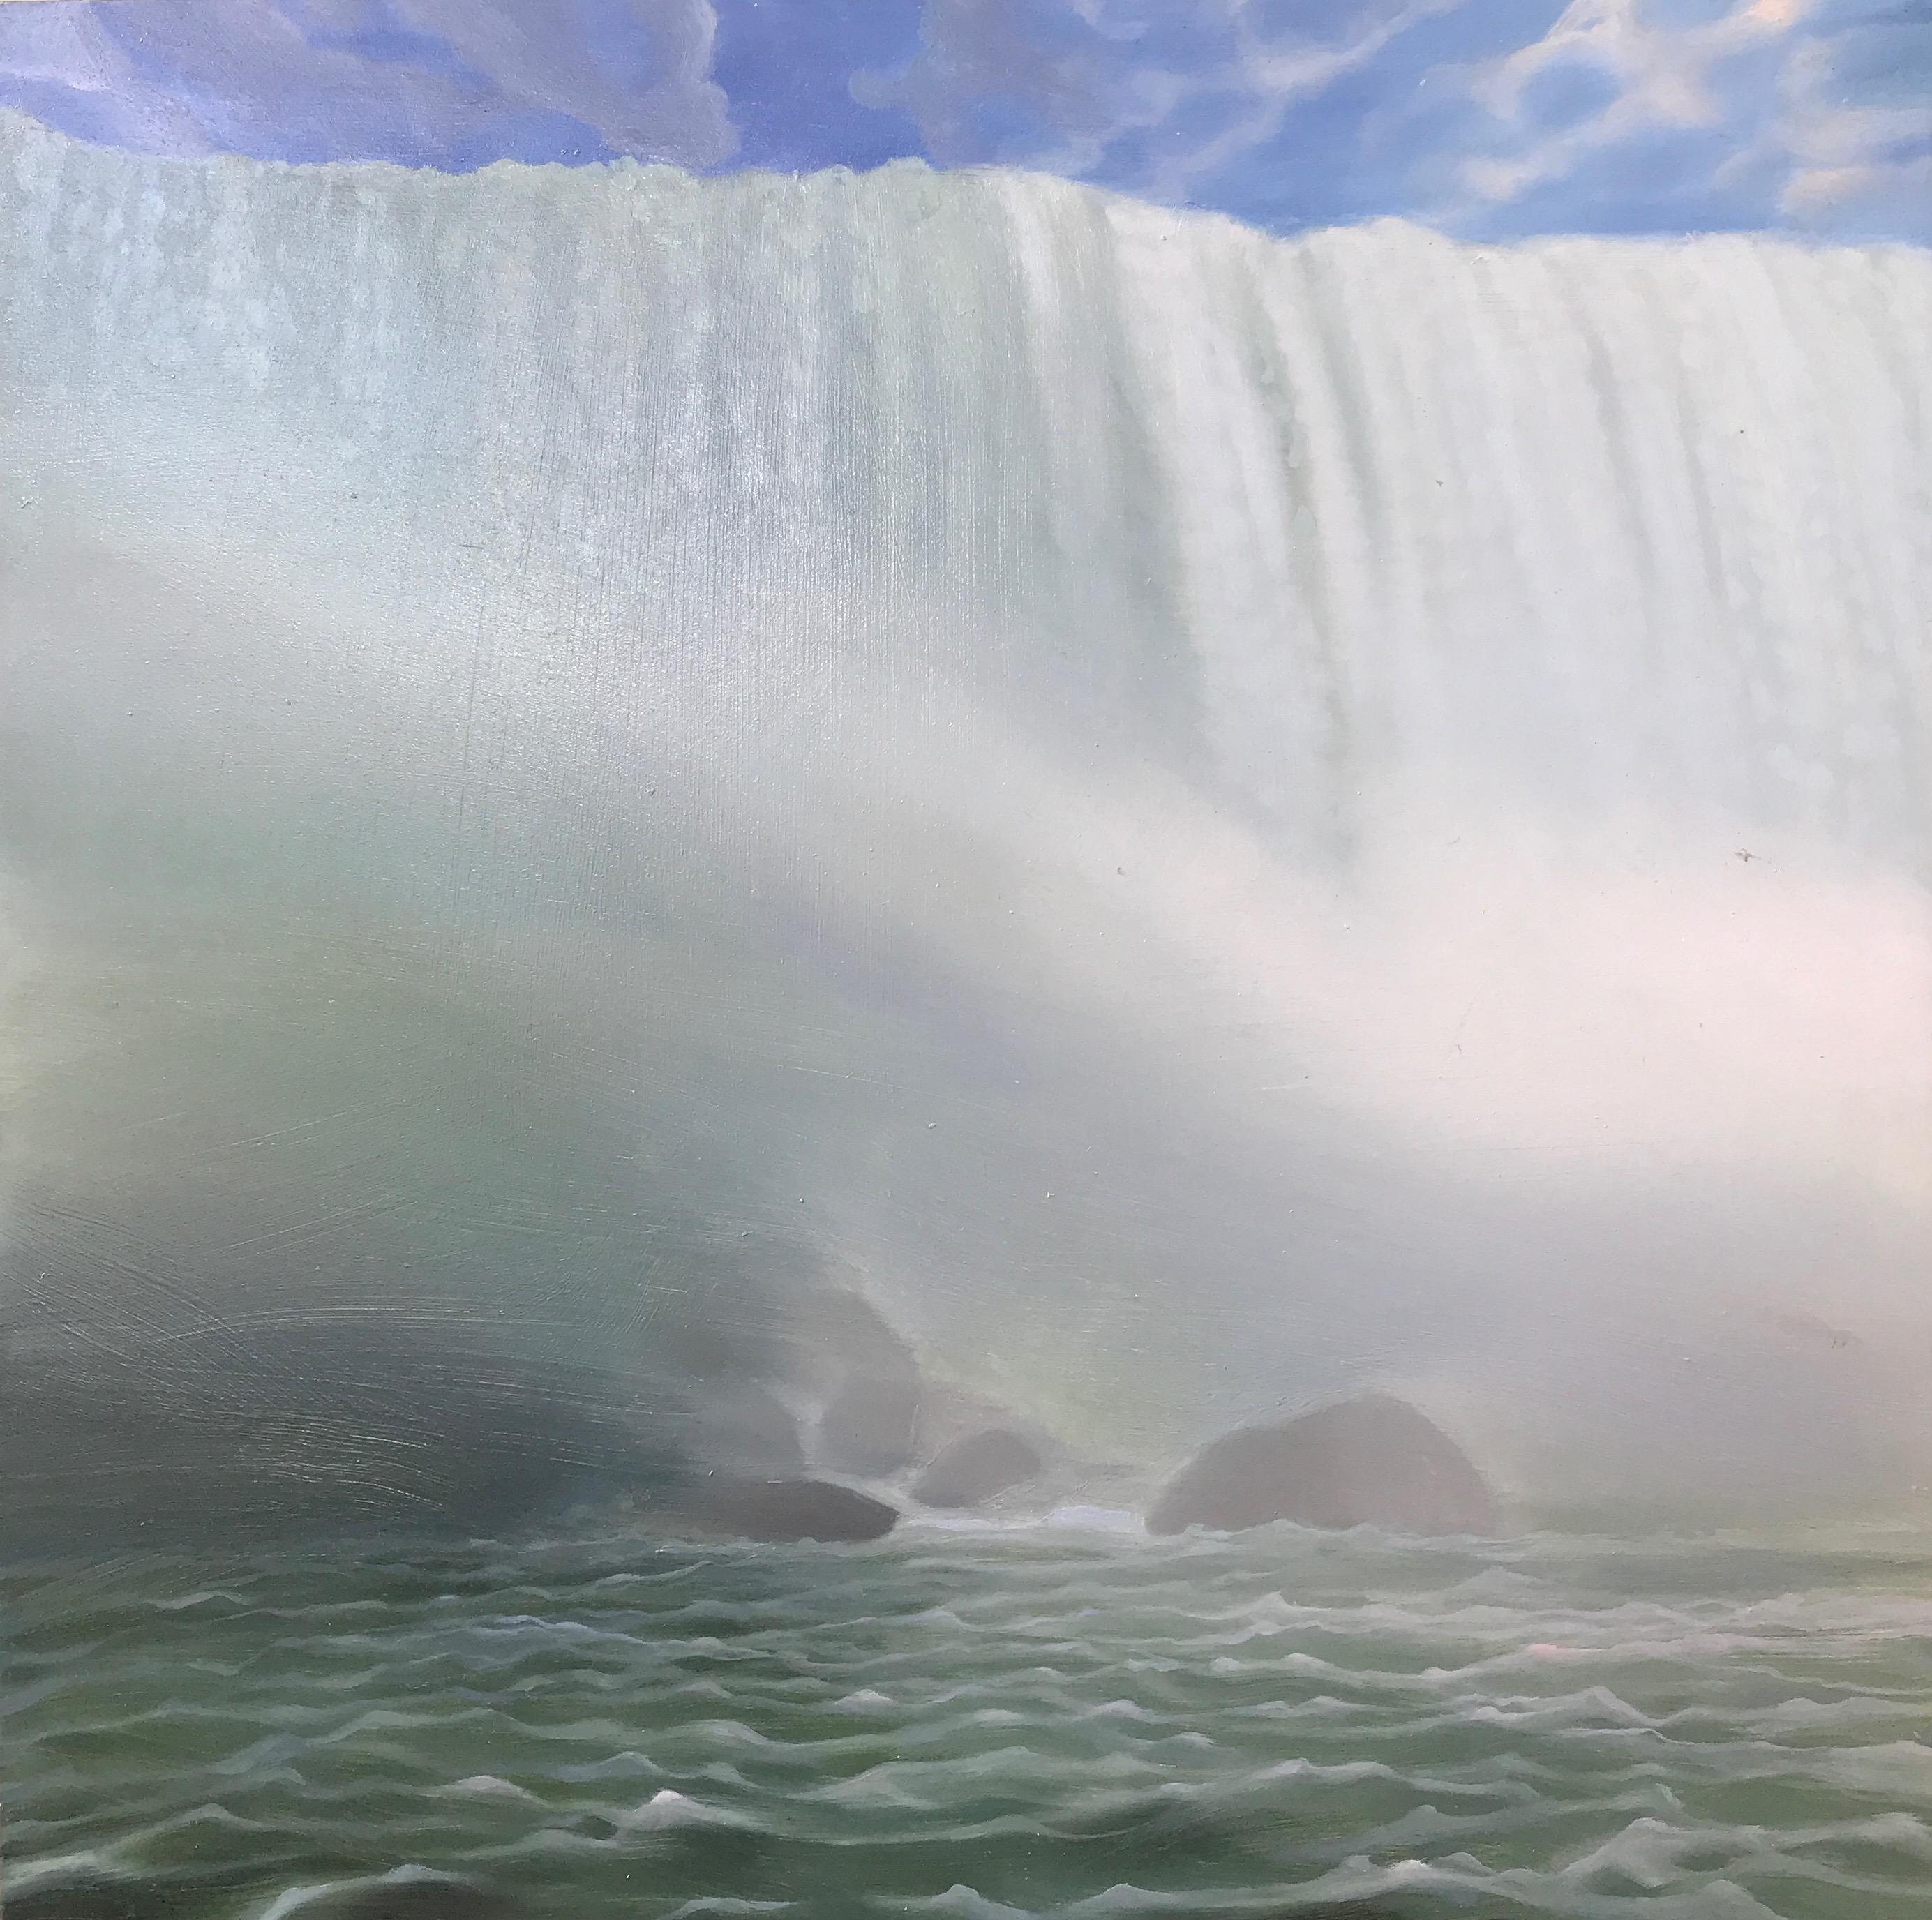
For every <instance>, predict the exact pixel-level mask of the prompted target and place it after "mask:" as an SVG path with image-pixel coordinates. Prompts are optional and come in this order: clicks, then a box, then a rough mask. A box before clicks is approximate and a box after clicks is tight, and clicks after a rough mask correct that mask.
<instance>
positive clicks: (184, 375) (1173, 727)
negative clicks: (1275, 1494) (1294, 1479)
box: [0, 118, 1932, 1484]
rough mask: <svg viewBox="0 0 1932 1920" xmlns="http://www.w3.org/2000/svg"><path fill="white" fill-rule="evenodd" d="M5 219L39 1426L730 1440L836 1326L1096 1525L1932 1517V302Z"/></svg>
mask: <svg viewBox="0 0 1932 1920" xmlns="http://www.w3.org/2000/svg"><path fill="white" fill-rule="evenodd" d="M0 182H4V184H0V205H4V208H5V216H4V222H0V236H4V237H0V248H4V258H5V278H6V285H7V289H8V293H7V305H6V308H5V320H4V324H0V355H4V362H0V365H4V378H5V385H6V390H7V393H8V394H9V395H10V397H11V398H12V402H13V404H11V405H10V408H9V409H8V411H7V418H6V419H5V422H0V461H4V478H5V497H4V499H0V538H4V541H5V549H4V553H5V566H6V569H7V583H8V584H7V595H6V604H5V608H4V610H0V672H4V675H5V708H4V710H0V883H4V884H0V915H4V916H5V919H4V921H0V924H4V926H5V927H6V929H7V933H8V936H9V946H10V964H9V966H8V968H7V973H6V974H5V977H4V978H0V988H4V989H5V991H6V992H7V995H8V996H9V997H8V998H7V999H6V1001H5V1002H4V1005H5V1009H6V1012H5V1016H4V1017H5V1019H7V1022H9V1028H8V1031H7V1034H6V1036H5V1040H6V1048H5V1059H4V1063H0V1065H3V1066H4V1072H0V1097H4V1098H5V1100H6V1102H7V1113H6V1118H7V1129H6V1139H5V1148H4V1151H5V1155H6V1157H7V1179H8V1183H9V1187H10V1196H9V1198H8V1199H7V1202H6V1203H5V1205H6V1208H7V1211H6V1212H5V1214H4V1215H0V1223H4V1225H3V1226H0V1231H4V1233H5V1236H6V1240H5V1253H4V1267H0V1319H4V1320H5V1324H6V1325H7V1329H8V1331H9V1333H10V1337H11V1339H12V1340H13V1342H14V1343H15V1345H16V1346H17V1348H18V1349H20V1351H23V1352H26V1351H28V1350H29V1349H31V1348H32V1346H33V1343H34V1341H35V1340H43V1341H44V1340H55V1341H56V1343H57V1342H58V1338H59V1337H62V1336H63V1335H64V1334H65V1333H66V1332H68V1331H71V1330H72V1329H73V1328H75V1327H78V1326H83V1325H85V1326H86V1327H87V1328H90V1329H92V1330H93V1335H94V1337H97V1338H98V1339H99V1340H107V1341H110V1343H111V1342H113V1341H116V1340H118V1341H121V1342H122V1343H125V1342H126V1341H127V1340H130V1339H133V1337H136V1335H137V1334H142V1333H143V1331H144V1330H145V1332H148V1333H151V1332H152V1331H154V1330H156V1329H160V1330H162V1331H170V1332H179V1331H181V1330H184V1329H187V1330H190V1331H194V1330H199V1334H201V1335H203V1336H205V1335H208V1334H211V1333H213V1334H216V1335H217V1336H219V1337H220V1338H223V1339H226V1338H227V1337H228V1336H227V1334H226V1332H224V1331H223V1330H224V1329H229V1328H233V1327H235V1326H237V1325H242V1326H244V1327H245V1326H246V1325H249V1324H254V1323H255V1322H266V1321H269V1320H273V1319H278V1318H279V1319H282V1320H284V1321H286V1320H288V1319H291V1318H294V1319H302V1318H303V1317H305V1316H308V1317H311V1318H315V1319H324V1318H326V1317H328V1316H332V1315H341V1316H351V1317H354V1316H363V1317H365V1318H366V1317H368V1316H380V1315H387V1316H397V1317H400V1318H404V1319H410V1321H411V1324H413V1325H416V1326H418V1327H419V1328H422V1327H424V1326H427V1327H429V1328H432V1329H434V1328H437V1327H442V1326H448V1325H461V1326H462V1327H463V1328H464V1329H465V1331H466V1336H468V1335H471V1334H473V1335H475V1337H478V1338H482V1339H485V1340H490V1341H493V1342H495V1343H497V1344H498V1345H499V1346H502V1347H504V1348H505V1349H510V1350H513V1351H534V1350H538V1349H541V1351H542V1352H544V1353H546V1354H548V1355H553V1356H556V1357H562V1358H568V1359H570V1360H571V1361H572V1362H573V1363H582V1364H589V1365H592V1366H600V1365H604V1364H616V1363H617V1360H618V1358H619V1357H623V1358H625V1364H628V1360H629V1357H633V1356H645V1357H646V1358H648V1363H649V1367H654V1368H659V1369H664V1370H669V1371H670V1373H674V1374H676V1376H678V1377H679V1378H685V1377H694V1378H698V1379H711V1378H712V1377H713V1376H715V1374H717V1373H718V1372H719V1371H720V1370H722V1371H724V1372H731V1371H733V1370H736V1371H738V1372H742V1373H747V1374H749V1375H753V1376H757V1377H759V1378H765V1377H766V1376H769V1375H770V1374H771V1373H773V1372H774V1370H775V1371H776V1372H778V1373H782V1370H783V1369H782V1362H781V1361H779V1360H775V1359H773V1358H772V1357H771V1352H770V1349H771V1346H772V1341H773V1340H778V1344H779V1345H780V1346H782V1339H781V1337H779V1336H778V1335H777V1334H775V1333H774V1332H773V1331H772V1330H773V1329H774V1328H777V1327H778V1326H779V1325H781V1323H782V1322H784V1317H785V1314H786V1313H787V1310H788V1309H787V1302H790V1301H794V1300H795V1299H796V1298H800V1297H802V1295H803V1294H805V1293H807V1292H809V1291H810V1290H811V1288H812V1287H813V1286H815V1285H817V1284H818V1283H819V1282H820V1281H821V1280H823V1279H824V1278H825V1277H826V1276H828V1275H829V1276H830V1277H832V1279H834V1280H837V1281H838V1283H839V1284H841V1285H845V1284H851V1285H856V1286H859V1288H860V1289H862V1291H864V1292H866V1293H867V1294H868V1295H869V1296H870V1297H871V1298H873V1299H874V1301H875V1303H876V1304H878V1305H879V1306H880V1307H881V1309H882V1310H884V1311H885V1312H886V1313H887V1314H888V1316H889V1317H891V1318H892V1319H894V1320H895V1322H897V1323H898V1325H900V1326H901V1328H903V1329H904V1331H906V1332H907V1334H909V1335H910V1337H912V1338H913V1340H914V1342H915V1343H916V1345H917V1346H919V1348H920V1350H921V1352H922V1355H923V1356H924V1357H925V1358H926V1363H927V1364H928V1365H929V1367H930V1368H932V1370H934V1371H935V1373H938V1374H941V1375H944V1376H947V1377H950V1378H953V1379H957V1380H959V1381H960V1382H962V1383H965V1384H966V1385H970V1386H971V1387H972V1388H974V1390H975V1391H981V1392H983V1393H986V1394H990V1395H992V1396H994V1397H997V1398H999V1399H1001V1400H1003V1401H1004V1402H1007V1403H1012V1404H1016V1405H1019V1406H1023V1407H1025V1408H1027V1409H1029V1410H1031V1411H1032V1412H1036V1413H1038V1414H1040V1415H1042V1417H1043V1418H1048V1419H1049V1420H1051V1421H1052V1422H1054V1423H1055V1424H1056V1425H1057V1426H1058V1428H1059V1429H1060V1430H1062V1431H1063V1432H1065V1433H1067V1434H1068V1435H1069V1436H1070V1438H1072V1439H1075V1440H1076V1441H1077V1442H1079V1443H1080V1444H1082V1445H1085V1446H1086V1447H1088V1448H1089V1449H1090V1450H1091V1451H1094V1452H1095V1453H1096V1454H1101V1455H1105V1454H1108V1453H1109V1451H1115V1452H1120V1453H1123V1454H1128V1455H1138V1456H1140V1457H1148V1458H1160V1457H1165V1456H1166V1454H1171V1453H1172V1451H1174V1450H1175V1448H1178V1447H1179V1446H1181V1445H1186V1444H1191V1443H1192V1442H1193V1441H1195V1440H1196V1439H1199V1438H1200V1437H1202V1436H1203V1435H1204V1434H1205V1433H1211V1432H1212V1431H1214V1430H1215V1429H1216V1428H1217V1427H1218V1426H1220V1425H1222V1424H1226V1423H1227V1422H1229V1421H1231V1420H1232V1419H1235V1418H1244V1417H1247V1416H1248V1415H1251V1414H1252V1413H1253V1412H1254V1411H1255V1410H1256V1409H1257V1408H1259V1407H1269V1406H1274V1405H1277V1404H1279V1403H1282V1402H1283V1401H1284V1400H1286V1401H1291V1402H1292V1401H1293V1400H1295V1399H1296V1398H1297V1397H1307V1396H1309V1395H1313V1394H1319V1393H1321V1392H1323V1391H1333V1390H1334V1388H1336V1387H1337V1385H1339V1384H1340V1383H1343V1382H1353V1381H1357V1380H1375V1381H1382V1382H1394V1383H1396V1384H1397V1385H1403V1386H1405V1387H1413V1388H1415V1390H1416V1391H1419V1392H1421V1393H1423V1394H1424V1396H1425V1397H1427V1395H1428V1394H1432V1393H1433V1394H1434V1395H1435V1396H1436V1400H1438V1401H1439V1402H1445V1403H1454V1404H1456V1405H1458V1406H1460V1407H1461V1408H1462V1409H1463V1412H1464V1413H1465V1415H1466V1418H1469V1419H1471V1420H1474V1421H1476V1422H1477V1424H1479V1425H1480V1424H1483V1422H1484V1421H1487V1422H1488V1423H1489V1424H1490V1427H1491V1428H1492V1429H1493V1435H1492V1438H1493V1442H1494V1445H1495V1446H1496V1448H1498V1449H1499V1450H1500V1451H1502V1452H1503V1453H1504V1454H1511V1451H1512V1450H1514V1456H1513V1457H1514V1459H1515V1460H1516V1461H1517V1471H1518V1475H1519V1478H1520V1479H1521V1480H1522V1481H1523V1482H1524V1483H1525V1484H1530V1483H1532V1482H1534V1481H1536V1479H1537V1477H1538V1474H1539V1473H1542V1474H1544V1475H1545V1477H1546V1478H1550V1477H1554V1478H1561V1477H1562V1475H1563V1474H1565V1473H1574V1472H1577V1471H1580V1469H1577V1465H1576V1463H1578V1462H1583V1463H1603V1462H1609V1463H1611V1464H1610V1465H1609V1466H1604V1469H1603V1471H1604V1473H1605V1474H1606V1475H1607V1476H1608V1478H1610V1480H1618V1479H1619V1476H1622V1481H1628V1482H1629V1483H1630V1484H1637V1483H1638V1482H1643V1481H1646V1476H1648V1478H1649V1481H1660V1480H1661V1481H1669V1480H1670V1478H1672V1477H1673V1475H1676V1474H1677V1473H1678V1472H1679V1459H1680V1457H1681V1449H1682V1448H1683V1447H1684V1446H1685V1445H1704V1444H1705V1443H1706V1442H1709V1440H1710V1439H1711V1436H1712V1434H1714V1433H1718V1434H1725V1435H1729V1434H1733V1433H1748V1434H1749V1435H1751V1436H1753V1437H1752V1439H1751V1444H1750V1445H1748V1446H1747V1447H1746V1448H1745V1449H1744V1451H1745V1453H1746V1454H1749V1455H1750V1456H1751V1458H1752V1460H1754V1461H1756V1462H1757V1463H1760V1465H1761V1466H1762V1470H1763V1472H1764V1473H1765V1474H1766V1475H1769V1477H1770V1478H1772V1479H1778V1478H1781V1477H1788V1475H1789V1473H1790V1471H1791V1469H1792V1463H1793V1460H1795V1459H1798V1458H1801V1457H1802V1458H1807V1459H1808V1458H1810V1457H1811V1454H1808V1453H1807V1451H1806V1449H1805V1445H1803V1444H1802V1439H1801V1436H1802V1433H1803V1432H1804V1431H1805V1430H1808V1423H1811V1424H1815V1422H1816V1421H1817V1420H1818V1419H1819V1418H1829V1419H1832V1420H1835V1421H1838V1427H1839V1428H1841V1429H1842V1430H1843V1431H1844V1433H1846V1436H1848V1437H1847V1438H1846V1439H1844V1440H1843V1443H1842V1446H1841V1454H1842V1456H1843V1457H1842V1458H1841V1457H1839V1456H1836V1455H1834V1456H1832V1460H1834V1461H1835V1462H1836V1468H1834V1467H1833V1466H1832V1463H1831V1462H1827V1463H1826V1465H1825V1466H1821V1467H1820V1472H1826V1471H1829V1470H1837V1469H1843V1471H1846V1472H1852V1471H1854V1470H1855V1471H1857V1472H1864V1471H1865V1469H1866V1467H1867V1466H1868V1465H1869V1463H1870V1462H1871V1461H1873V1460H1889V1459H1891V1458H1893V1457H1900V1458H1902V1457H1903V1455H1901V1454H1900V1433H1901V1431H1903V1430H1904V1429H1903V1428H1902V1427H1901V1426H1900V1422H1901V1421H1903V1422H1905V1423H1906V1427H1910V1431H1911V1433H1912V1434H1914V1435H1916V1434H1917V1433H1918V1429H1917V1427H1911V1426H1910V1420H1909V1418H1908V1416H1907V1415H1906V1412H1903V1411H1902V1410H1901V1409H1903V1408H1904V1406H1905V1404H1906V1401H1907V1400H1909V1394H1908V1393H1907V1391H1906V1382H1905V1378H1904V1375H1903V1373H1899V1374H1897V1375H1896V1376H1895V1375H1894V1372H1891V1371H1888V1369H1894V1368H1903V1369H1906V1370H1907V1371H1909V1370H1912V1369H1915V1368H1917V1367H1918V1366H1919V1364H1920V1362H1921V1361H1922V1359H1923V1358H1924V1357H1925V1356H1926V1355H1927V1352H1932V1346H1928V1342H1932V1326H1928V1324H1927V1321H1926V1319H1925V1317H1924V1311H1923V1307H1922V1304H1921V1301H1922V1294H1923V1278H1924V1268H1923V1260H1924V1253H1925V1250H1926V1247H1927V1226H1928V1222H1929V1221H1932V1179H1928V1176H1927V1171H1926V1169H1927V1167H1928V1166H1932V906H1928V900H1929V899H1932V896H1928V893H1927V887H1928V886H1932V627H1929V626H1928V620H1929V619H1932V615H1928V609H1932V380H1928V374H1927V356H1926V355H1925V353H1924V342H1925V341H1927V339H1928V338H1932V257H1927V255H1926V254H1924V253H1923V252H1921V251H1916V250H1913V249H1911V248H1862V249H1836V248H1829V249H1828V248H1806V247H1799V246H1793V245H1785V244H1783V243H1779V242H1770V241H1766V240H1762V239H1748V238H1736V237H1727V238H1721V239H1698V240H1694V241H1687V242H1682V243H1677V244H1659V243H1656V242H1623V241H1610V240H1597V239H1574V240H1561V241H1551V242H1539V243H1536V244H1533V245H1520V246H1512V247H1507V248H1473V247H1469V246H1464V245H1457V244H1454V243H1452V242H1449V241H1447V240H1445V239H1442V238H1439V237H1438V236H1434V235H1432V234H1430V233H1425V232H1423V231H1421V230H1418V229H1415V228H1413V227H1410V226H1406V225H1403V224H1400V223H1380V224H1377V225H1375V226H1369V227H1366V228H1361V229H1349V230H1343V231H1337V232H1334V233H1317V234H1313V235H1310V236H1305V237H1303V238H1298V239H1292V240H1283V239H1272V238H1269V237H1267V236H1262V235H1259V234H1257V233H1253V232H1250V231H1247V230H1246V229H1243V228H1241V227H1240V226H1237V225H1235V224H1234V223H1230V222H1229V221H1227V220H1222V219H1219V218H1214V217H1200V216H1195V215H1191V214H1176V213H1174V212H1171V211H1163V210H1161V209H1158V208H1152V207H1148V206H1145V205H1139V204H1136V203H1133V202H1127V201H1124V200H1121V199H1112V198H1110V197H1109V196H1105V195H1103V194H1100V193H1094V192H1091V191H1088V190H1085V189H1082V188H1080V187H1075V186H1073V185H1070V184H1067V183H1064V182H1061V181H1050V180H1046V179H1042V178H1034V177H1031V176H1028V175H1022V174H1017V173H1009V172H974V173H963V174H954V175H941V174H936V173H934V172H930V171H929V170H927V169H925V168H923V167H920V166H889V167H887V168H885V169H881V170H880V171H879V172H874V173H871V174H868V175H850V174H848V173H845V172H831V173H826V174H821V175H814V176H811V177H809V178H802V179H799V178H776V177H770V176H764V175H739V176H736V177H734V178H724V179H714V180H698V179H694V178H689V177H687V176H685V175H680V174H679V173H677V172H673V171H671V170H670V169H664V168H659V167H640V166H635V165H633V164H630V163H619V164H618V165H616V166H608V167H596V168H584V169H563V168H558V167H542V168H524V167H520V166H507V165H504V166H494V167H491V168H489V169H485V170H484V172H481V173H478V174H475V175H469V176H466V177H463V178H452V177H447V176H442V175H434V174H431V173H428V172H415V171H410V170H407V169H397V168H390V167H384V166H318V167H290V166H266V165H263V164H259V163H253V162H246V161H242V160H232V159H223V160H211V161H205V162H204V161H194V162H177V161H170V160H156V159H151V158H145V157H137V156H132V155H127V154H116V153H109V152H104V151H96V150H92V149H89V148H86V147H84V146H83V145H78V144H76V143H74V142H68V141H67V140H65V139H62V138H60V137H58V136H55V135H52V134H50V133H47V132H46V131H44V130H41V129H39V128H37V127H34V126H31V125H30V124H27V123H26V122H24V121H20V120H17V119H13V118H7V119H5V120H4V121H0ZM1801 1323H1802V1324H1803V1325H1814V1324H1816V1325H1821V1326H1824V1327H1826V1328H1829V1329H1835V1330H1839V1331H1843V1333H1844V1334H1845V1336H1846V1338H1845V1340H1844V1341H1843V1342H1842V1343H1840V1344H1839V1345H1838V1346H1832V1345H1831V1344H1830V1343H1829V1342H1828V1343H1826V1347H1827V1355H1821V1354H1820V1353H1819V1352H1815V1351H1814V1348H1813V1346H1808V1345H1806V1344H1805V1342H1804V1341H1802V1340H1793V1339H1792V1338H1789V1337H1787V1334H1788V1332H1789V1330H1790V1328H1792V1327H1793V1326H1796V1325H1799V1324H1801ZM1781 1328H1784V1329H1785V1330H1786V1332H1785V1333H1781V1332H1780V1331H1779V1330H1780V1329H1781ZM36 1330H38V1331H36ZM1834 1338H1835V1334H1834ZM720 1355H723V1356H724V1357H723V1358H720ZM1830 1355H1835V1356H1836V1358H1829V1357H1828V1356H1830ZM1908 1355H1909V1356H1910V1358H1909V1362H1908V1361H1907V1359H1906V1356H1908ZM1840 1361H1843V1365H1842V1366H1841V1365H1839V1362H1840ZM639 1364H644V1363H643V1361H640V1362H639ZM1832 1367H1838V1371H1837V1373H1833V1372H1832ZM1680 1370H1688V1373H1687V1372H1685V1371H1680ZM1690 1379H1694V1380H1695V1382H1696V1388H1695V1391H1694V1394H1691V1395H1689V1396H1688V1397H1687V1395H1686V1394H1685V1391H1684V1389H1685V1386H1686V1385H1687V1382H1688V1380H1690ZM1499 1382H1500V1383H1506V1385H1507V1394H1506V1399H1507V1401H1508V1404H1507V1405H1504V1404H1501V1403H1499ZM1687 1399H1688V1400H1694V1402H1695V1406H1694V1408H1692V1407H1689V1406H1687ZM1820 1409H1826V1412H1825V1413H1824V1414H1822V1415H1821V1414H1820ZM1847 1409H1849V1412H1848V1411H1847ZM1841 1416H1842V1418H1841ZM1612 1429H1613V1430H1615V1439H1614V1441H1611V1440H1608V1439H1607V1438H1606V1432H1607V1430H1612ZM1835 1430H1836V1429H1835ZM1781 1436H1782V1437H1781ZM1566 1449H1567V1451H1566ZM1846 1450H1849V1451H1846ZM1811 1453H1812V1454H1825V1455H1831V1454H1832V1448H1830V1447H1829V1446H1823V1445H1821V1446H1820V1448H1814V1449H1812V1450H1811ZM1914 1458H1916V1456H1914ZM1847 1461H1849V1463H1850V1465H1849V1466H1846V1462H1847ZM1908 1470H1911V1469H1908ZM1622 1481H1620V1482H1619V1484H1622Z"/></svg>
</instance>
